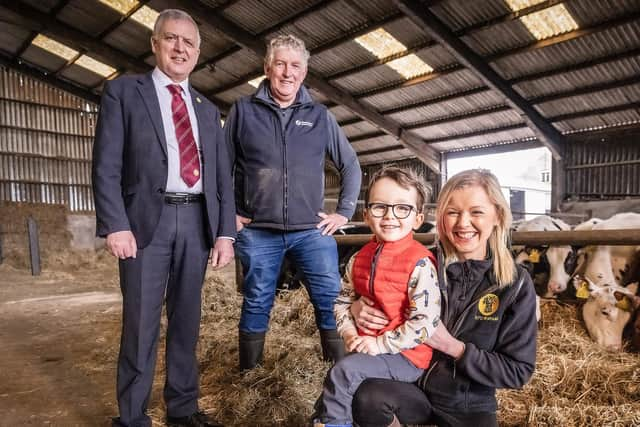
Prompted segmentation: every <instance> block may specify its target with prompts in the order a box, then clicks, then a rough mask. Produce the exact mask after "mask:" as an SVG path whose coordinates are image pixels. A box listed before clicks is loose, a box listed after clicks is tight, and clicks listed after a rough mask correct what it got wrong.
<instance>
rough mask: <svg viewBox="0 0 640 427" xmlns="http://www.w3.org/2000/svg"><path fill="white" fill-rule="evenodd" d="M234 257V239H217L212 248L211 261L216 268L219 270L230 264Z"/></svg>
mask: <svg viewBox="0 0 640 427" xmlns="http://www.w3.org/2000/svg"><path fill="white" fill-rule="evenodd" d="M232 259H233V240H231V239H220V238H218V239H216V244H215V245H214V246H213V249H211V255H210V256H209V263H210V264H211V267H213V269H214V270H219V269H221V268H222V267H224V266H225V265H227V264H229V263H230V262H231V260H232Z"/></svg>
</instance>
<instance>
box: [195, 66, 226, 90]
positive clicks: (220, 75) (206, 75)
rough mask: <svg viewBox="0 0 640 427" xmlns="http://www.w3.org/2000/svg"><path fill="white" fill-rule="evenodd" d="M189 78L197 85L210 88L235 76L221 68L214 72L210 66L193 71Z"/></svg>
mask: <svg viewBox="0 0 640 427" xmlns="http://www.w3.org/2000/svg"><path fill="white" fill-rule="evenodd" d="M189 79H190V80H191V82H192V83H193V84H194V85H195V86H197V87H200V88H206V89H207V90H210V89H212V88H214V87H218V86H220V85H221V82H222V81H229V80H233V79H234V76H232V75H230V74H229V73H227V72H226V71H224V70H222V69H219V68H216V69H215V71H213V72H212V71H211V70H210V69H209V68H203V69H201V70H199V71H197V72H195V73H192V74H191V76H190V77H189Z"/></svg>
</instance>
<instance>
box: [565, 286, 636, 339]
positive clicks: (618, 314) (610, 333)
mask: <svg viewBox="0 0 640 427" xmlns="http://www.w3.org/2000/svg"><path fill="white" fill-rule="evenodd" d="M573 285H574V286H575V288H576V295H577V296H578V297H579V298H584V299H585V300H586V302H585V303H584V305H583V307H582V316H583V318H584V323H585V326H586V327H587V331H588V332H589V335H590V336H591V339H593V340H594V341H595V342H596V343H598V344H599V345H601V346H602V347H606V348H609V349H612V350H620V349H621V348H622V331H623V329H624V326H625V325H626V323H627V322H628V321H629V319H630V318H631V312H632V311H633V305H634V297H635V293H636V291H637V286H638V285H637V283H634V284H631V285H628V286H627V287H622V286H618V285H615V284H613V285H599V284H597V283H595V282H593V281H592V280H590V279H589V278H588V277H584V278H582V277H581V276H577V275H576V276H575V277H574V279H573Z"/></svg>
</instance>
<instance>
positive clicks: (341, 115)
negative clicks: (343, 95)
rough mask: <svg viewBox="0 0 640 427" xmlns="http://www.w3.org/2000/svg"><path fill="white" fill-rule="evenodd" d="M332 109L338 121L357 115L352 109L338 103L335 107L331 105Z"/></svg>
mask: <svg viewBox="0 0 640 427" xmlns="http://www.w3.org/2000/svg"><path fill="white" fill-rule="evenodd" d="M330 111H331V112H332V113H333V115H334V116H336V120H337V121H338V122H341V121H344V120H350V119H353V118H355V117H357V116H356V115H355V114H353V112H352V111H351V110H349V109H348V108H346V107H343V106H342V105H336V106H334V107H331V109H330Z"/></svg>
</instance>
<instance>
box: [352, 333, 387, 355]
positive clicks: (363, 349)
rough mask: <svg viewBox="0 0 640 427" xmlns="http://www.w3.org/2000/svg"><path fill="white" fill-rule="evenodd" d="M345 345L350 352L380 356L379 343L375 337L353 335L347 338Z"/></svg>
mask: <svg viewBox="0 0 640 427" xmlns="http://www.w3.org/2000/svg"><path fill="white" fill-rule="evenodd" d="M344 344H345V347H346V348H347V351H349V352H358V353H367V354H370V355H372V356H375V355H376V354H380V349H379V348H378V342H377V341H376V338H375V337H369V336H359V335H357V334H353V335H349V336H345V339H344Z"/></svg>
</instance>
